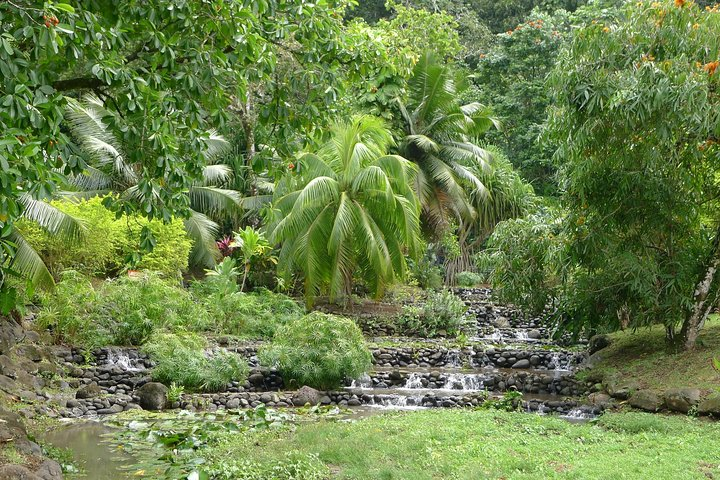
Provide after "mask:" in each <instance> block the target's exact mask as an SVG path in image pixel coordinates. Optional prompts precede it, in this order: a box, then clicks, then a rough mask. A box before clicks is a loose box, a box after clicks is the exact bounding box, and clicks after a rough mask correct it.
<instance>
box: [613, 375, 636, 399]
mask: <svg viewBox="0 0 720 480" xmlns="http://www.w3.org/2000/svg"><path fill="white" fill-rule="evenodd" d="M638 390H640V384H639V383H637V382H636V381H634V380H626V381H623V380H621V379H611V380H610V381H609V382H608V384H607V392H608V394H609V395H610V396H611V397H613V398H617V399H618V400H627V399H628V398H630V395H632V393H633V392H636V391H638Z"/></svg>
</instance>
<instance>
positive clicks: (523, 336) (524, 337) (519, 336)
mask: <svg viewBox="0 0 720 480" xmlns="http://www.w3.org/2000/svg"><path fill="white" fill-rule="evenodd" d="M515 339H516V340H521V341H523V342H527V341H528V340H530V337H529V336H528V332H527V330H518V331H517V332H515Z"/></svg>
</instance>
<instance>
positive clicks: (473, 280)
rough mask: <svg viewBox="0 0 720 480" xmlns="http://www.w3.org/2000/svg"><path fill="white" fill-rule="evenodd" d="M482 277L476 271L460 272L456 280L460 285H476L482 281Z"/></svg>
mask: <svg viewBox="0 0 720 480" xmlns="http://www.w3.org/2000/svg"><path fill="white" fill-rule="evenodd" d="M482 280H483V279H482V277H481V276H480V275H479V274H477V273H475V272H460V273H458V274H457V275H456V276H455V281H456V282H457V284H458V286H460V287H475V286H477V285H480V284H481V283H482Z"/></svg>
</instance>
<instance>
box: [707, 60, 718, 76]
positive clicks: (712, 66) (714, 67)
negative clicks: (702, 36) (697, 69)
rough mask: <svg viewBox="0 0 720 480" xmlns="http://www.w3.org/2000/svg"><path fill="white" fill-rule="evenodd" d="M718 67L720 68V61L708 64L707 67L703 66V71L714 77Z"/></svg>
mask: <svg viewBox="0 0 720 480" xmlns="http://www.w3.org/2000/svg"><path fill="white" fill-rule="evenodd" d="M718 67H720V61H718V60H715V61H714V62H710V63H706V64H705V65H703V70H705V71H706V72H707V73H708V75H714V74H715V70H717V69H718Z"/></svg>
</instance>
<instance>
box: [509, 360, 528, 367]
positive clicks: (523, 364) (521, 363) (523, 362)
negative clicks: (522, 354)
mask: <svg viewBox="0 0 720 480" xmlns="http://www.w3.org/2000/svg"><path fill="white" fill-rule="evenodd" d="M511 368H530V360H528V359H523V360H518V361H517V362H515V363H513V365H512V367H511Z"/></svg>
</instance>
